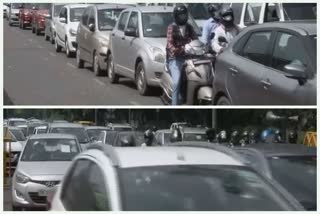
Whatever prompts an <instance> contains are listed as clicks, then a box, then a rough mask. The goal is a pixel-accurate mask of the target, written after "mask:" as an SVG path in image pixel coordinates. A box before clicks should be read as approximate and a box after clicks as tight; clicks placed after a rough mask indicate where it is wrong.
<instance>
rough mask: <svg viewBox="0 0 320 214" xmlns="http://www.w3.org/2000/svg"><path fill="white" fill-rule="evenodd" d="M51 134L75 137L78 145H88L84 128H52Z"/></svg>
mask: <svg viewBox="0 0 320 214" xmlns="http://www.w3.org/2000/svg"><path fill="white" fill-rule="evenodd" d="M51 133H60V134H72V135H74V136H76V137H77V139H78V141H79V143H81V144H84V143H89V139H88V135H87V134H86V132H85V130H84V128H81V127H79V128H69V127H60V128H52V130H51Z"/></svg>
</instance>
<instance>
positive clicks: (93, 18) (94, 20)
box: [88, 9, 96, 25]
mask: <svg viewBox="0 0 320 214" xmlns="http://www.w3.org/2000/svg"><path fill="white" fill-rule="evenodd" d="M95 15H96V14H95V11H94V10H93V9H92V10H91V12H90V15H89V19H88V25H90V24H95V23H96V19H95Z"/></svg>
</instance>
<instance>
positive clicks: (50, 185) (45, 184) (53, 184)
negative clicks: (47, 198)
mask: <svg viewBox="0 0 320 214" xmlns="http://www.w3.org/2000/svg"><path fill="white" fill-rule="evenodd" d="M32 182H33V183H37V184H42V185H44V186H47V187H53V186H56V185H58V184H59V183H60V181H34V180H32Z"/></svg>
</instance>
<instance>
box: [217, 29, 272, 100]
mask: <svg viewBox="0 0 320 214" xmlns="http://www.w3.org/2000/svg"><path fill="white" fill-rule="evenodd" d="M271 40H272V31H271V30H269V31H254V32H250V31H249V32H248V33H247V34H246V35H244V36H243V37H242V38H241V39H239V40H238V41H237V42H236V43H235V44H234V46H233V49H234V53H235V54H232V53H230V54H229V55H230V57H228V58H225V59H224V68H223V70H224V71H225V72H226V73H225V76H226V77H225V87H226V88H227V91H228V93H229V96H230V98H231V101H232V103H233V104H236V105H239V104H244V105H251V104H264V103H265V102H264V100H263V98H262V94H263V93H264V87H263V86H264V85H263V84H262V83H261V81H262V79H263V75H262V74H263V73H265V72H264V71H265V70H268V67H266V66H265V65H266V64H267V62H268V52H269V51H270V50H269V49H270V44H271ZM238 43H239V44H241V45H239V46H237V44H238ZM242 43H243V44H242Z"/></svg>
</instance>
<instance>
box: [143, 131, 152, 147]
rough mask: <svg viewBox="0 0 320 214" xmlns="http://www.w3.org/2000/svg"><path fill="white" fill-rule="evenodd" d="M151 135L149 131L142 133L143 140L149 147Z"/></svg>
mask: <svg viewBox="0 0 320 214" xmlns="http://www.w3.org/2000/svg"><path fill="white" fill-rule="evenodd" d="M153 137H154V136H153V133H152V130H151V129H148V130H147V131H145V133H144V140H145V143H146V145H147V146H151V145H152V141H153Z"/></svg>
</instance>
